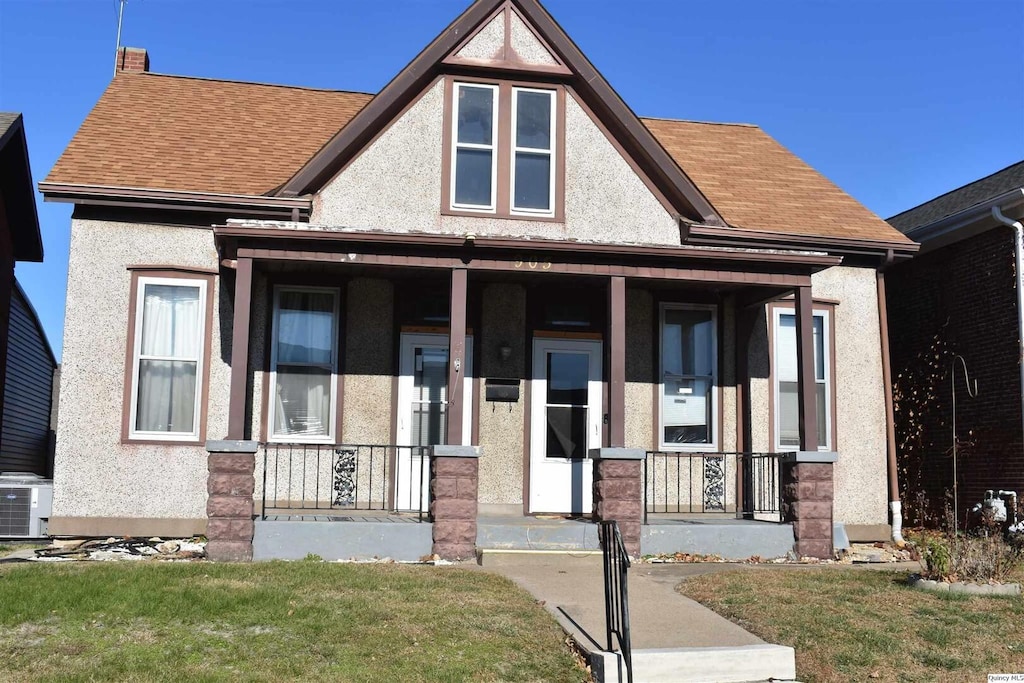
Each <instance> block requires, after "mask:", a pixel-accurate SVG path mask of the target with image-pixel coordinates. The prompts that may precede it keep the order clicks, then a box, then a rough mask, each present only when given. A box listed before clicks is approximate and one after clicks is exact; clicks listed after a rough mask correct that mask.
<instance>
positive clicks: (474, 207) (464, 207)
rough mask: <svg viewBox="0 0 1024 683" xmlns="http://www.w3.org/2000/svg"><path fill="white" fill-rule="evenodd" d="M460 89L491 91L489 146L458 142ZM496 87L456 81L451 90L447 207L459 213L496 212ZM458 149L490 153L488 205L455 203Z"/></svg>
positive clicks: (498, 114)
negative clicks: (450, 146) (489, 197)
mask: <svg viewBox="0 0 1024 683" xmlns="http://www.w3.org/2000/svg"><path fill="white" fill-rule="evenodd" d="M462 88H481V89H486V90H490V91H491V144H490V145H482V144H479V143H470V142H459V92H460V91H461V90H462ZM498 88H499V87H498V85H497V84H492V83H475V82H472V81H456V82H455V84H454V87H453V88H452V98H453V101H452V122H451V123H452V149H451V183H450V185H451V188H450V193H451V195H450V196H449V198H448V202H449V205H450V206H451V207H452V208H453V209H458V210H460V211H478V212H480V213H497V210H498V206H497V205H498V152H499V146H498V119H499V116H500V112H499V109H498V106H499V100H498ZM460 149H478V150H487V151H489V152H490V153H491V201H490V203H489V204H488V205H486V206H485V205H482V204H460V203H458V202H456V201H455V190H456V187H457V186H458V177H459V169H458V156H459V155H458V152H459V150H460Z"/></svg>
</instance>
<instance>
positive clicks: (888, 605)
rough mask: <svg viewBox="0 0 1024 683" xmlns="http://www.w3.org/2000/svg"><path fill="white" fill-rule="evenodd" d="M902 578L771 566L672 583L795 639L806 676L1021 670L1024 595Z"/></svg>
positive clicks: (774, 636)
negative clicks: (985, 593)
mask: <svg viewBox="0 0 1024 683" xmlns="http://www.w3.org/2000/svg"><path fill="white" fill-rule="evenodd" d="M906 577H907V575H906V574H905V573H899V572H887V571H858V570H839V569H831V568H822V569H801V570H774V569H771V570H760V571H744V572H732V573H724V574H713V575H706V576H700V577H694V578H691V579H687V580H686V581H684V582H683V583H682V584H680V586H679V591H680V592H681V593H683V594H685V595H687V596H689V597H691V598H693V599H695V600H698V601H699V602H701V603H703V604H705V605H707V606H708V607H710V608H711V609H713V610H715V611H716V612H718V613H720V614H722V615H724V616H726V617H728V618H730V619H732V620H733V621H735V622H737V623H738V624H740V625H741V626H743V627H744V628H746V629H747V630H749V631H750V632H751V633H754V634H755V635H757V636H759V637H761V638H763V639H764V640H766V641H768V642H771V643H778V644H782V645H790V646H792V647H794V648H796V664H797V668H796V672H797V677H798V678H799V680H801V681H805V682H806V683H815V682H822V681H844V682H845V681H868V680H871V681H876V680H877V681H899V682H904V681H908V682H909V681H942V682H945V681H949V682H951V683H952V682H953V681H956V682H960V681H967V680H985V674H987V673H1019V672H1022V671H1024V600H1022V599H1021V598H1020V597H974V596H971V597H968V596H963V595H959V594H948V593H947V594H942V593H930V592H925V591H919V590H915V589H912V588H909V587H908V586H907V585H906V583H905V581H906Z"/></svg>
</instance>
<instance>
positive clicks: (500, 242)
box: [213, 226, 842, 269]
mask: <svg viewBox="0 0 1024 683" xmlns="http://www.w3.org/2000/svg"><path fill="white" fill-rule="evenodd" d="M213 232H214V235H215V236H216V237H234V238H251V239H261V238H262V239H275V240H277V239H288V240H310V241H313V242H319V241H323V242H365V243H370V244H377V245H383V244H393V245H412V246H423V247H428V248H453V247H470V248H476V249H505V250H512V251H519V252H523V251H525V252H529V253H533V254H536V253H543V252H571V253H587V254H607V255H610V256H645V257H651V256H653V257H664V258H671V259H678V258H689V259H701V260H712V261H722V260H724V261H733V262H737V261H739V262H754V263H773V264H779V263H787V264H795V265H803V266H813V267H818V268H819V269H823V268H828V267H831V266H837V265H839V264H840V263H842V258H841V257H838V256H830V255H827V254H798V253H765V252H753V251H749V250H736V251H733V250H729V249H692V248H687V247H654V246H644V245H633V244H604V243H597V242H562V241H557V240H541V239H514V238H506V237H480V236H477V237H475V238H473V239H472V240H467V239H466V238H465V237H464V236H461V235H425V234H423V233H384V232H356V231H345V232H342V231H328V230H319V231H315V232H314V231H307V230H291V229H271V228H250V227H235V226H215V227H214V229H213Z"/></svg>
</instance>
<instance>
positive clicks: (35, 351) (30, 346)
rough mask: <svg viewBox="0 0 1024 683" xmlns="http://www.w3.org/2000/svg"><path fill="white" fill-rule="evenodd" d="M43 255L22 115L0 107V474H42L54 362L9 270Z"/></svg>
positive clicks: (47, 466)
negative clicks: (0, 110) (19, 263)
mask: <svg viewBox="0 0 1024 683" xmlns="http://www.w3.org/2000/svg"><path fill="white" fill-rule="evenodd" d="M42 260H43V240H42V236H41V234H40V231H39V219H38V216H37V215H36V200H35V189H34V188H33V186H32V173H31V170H30V169H29V161H28V145H27V144H26V141H25V126H24V119H23V118H22V116H21V114H14V113H2V112H0V387H2V390H0V415H2V423H0V472H12V473H13V472H18V473H30V474H35V475H39V476H42V477H45V476H49V475H50V472H51V467H52V462H51V459H52V446H53V438H52V430H51V426H50V412H51V407H52V394H53V383H54V371H55V369H56V361H55V359H54V356H53V351H52V350H51V349H50V344H49V342H48V341H47V339H46V333H45V332H44V331H43V328H42V325H41V324H40V322H39V318H38V316H37V315H36V313H35V310H34V309H33V308H32V304H31V303H30V302H29V300H28V297H27V296H26V295H25V291H24V290H23V289H22V288H21V285H20V284H18V281H17V279H16V278H15V274H14V270H15V263H16V262H18V261H30V262H37V263H38V262H40V261H42Z"/></svg>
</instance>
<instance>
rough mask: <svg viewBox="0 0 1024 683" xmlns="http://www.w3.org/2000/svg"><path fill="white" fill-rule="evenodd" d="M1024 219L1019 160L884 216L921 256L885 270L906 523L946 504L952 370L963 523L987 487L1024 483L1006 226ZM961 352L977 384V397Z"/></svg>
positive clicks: (1014, 239)
mask: <svg viewBox="0 0 1024 683" xmlns="http://www.w3.org/2000/svg"><path fill="white" fill-rule="evenodd" d="M993 209H995V211H994V210H993ZM996 214H1002V216H1003V220H1000V218H999V217H998V215H996ZM1022 215H1024V162H1021V163H1018V164H1014V165H1013V166H1010V167H1008V168H1005V169H1003V170H1002V171H999V172H998V173H995V174H993V175H991V176H988V177H986V178H982V179H981V180H978V181H976V182H974V183H971V184H969V185H966V186H964V187H961V188H959V189H957V190H954V191H952V192H949V193H947V194H944V195H942V196H940V197H937V198H935V199H933V200H931V201H929V202H926V203H924V204H922V205H920V206H918V207H915V208H913V209H910V210H908V211H905V212H903V213H901V214H899V215H896V216H893V217H892V218H890V219H889V223H890V224H892V225H893V226H894V227H896V228H897V229H898V230H900V231H901V232H903V233H904V234H906V235H907V236H908V237H911V238H913V239H914V240H916V241H918V242H920V243H921V252H920V254H919V255H918V256H917V257H915V258H914V259H912V260H911V261H909V262H905V263H902V264H900V265H898V266H895V267H893V268H892V269H891V270H890V271H888V272H887V275H886V279H887V283H888V314H889V332H890V340H891V341H890V344H891V354H892V356H891V360H892V373H893V382H894V384H895V392H894V398H895V402H896V435H897V444H898V453H899V474H900V489H901V496H902V498H903V502H904V507H905V509H906V510H907V517H908V521H910V522H911V523H914V522H920V521H927V520H922V515H921V513H922V512H924V510H922V508H921V501H922V499H923V500H924V501H927V506H926V507H927V508H930V513H931V514H932V515H933V516H934V515H935V514H938V513H941V511H942V508H943V506H944V501H946V500H948V501H949V502H950V503H952V490H953V458H952V443H953V405H952V383H951V380H952V377H951V374H950V373H951V371H953V370H954V369H955V372H956V382H957V415H956V432H957V462H958V479H959V505H958V508H959V519H960V520H961V522H963V520H964V516H965V514H966V513H967V510H969V509H970V507H971V506H973V505H974V504H975V503H977V502H979V501H981V499H982V497H983V496H984V493H985V491H986V490H989V489H1009V490H1015V491H1024V442H1022V436H1024V429H1022V421H1024V415H1022V407H1021V406H1022V396H1021V365H1020V358H1021V338H1020V320H1021V319H1020V312H1019V310H1018V308H1019V306H1018V301H1019V298H1018V297H1019V292H1018V287H1019V280H1018V276H1017V271H1018V267H1017V264H1016V263H1015V262H1016V259H1017V258H1018V249H1019V247H1020V244H1019V239H1020V235H1019V234H1015V233H1019V231H1020V227H1019V225H1020V224H1019V223H1017V227H1014V226H1012V225H1009V224H1007V223H1006V222H1004V221H1009V222H1010V223H1013V222H1015V221H1020V220H1021V217H1022ZM957 355H960V356H962V357H963V359H964V361H965V364H966V366H967V370H968V373H969V376H970V379H971V380H972V382H973V381H974V380H977V390H978V394H977V397H976V398H971V397H970V396H969V395H968V391H967V389H968V386H967V384H966V383H965V381H964V377H963V368H962V367H961V366H960V364H959V362H958V361H956V356H957ZM954 363H956V365H955V366H954Z"/></svg>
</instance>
